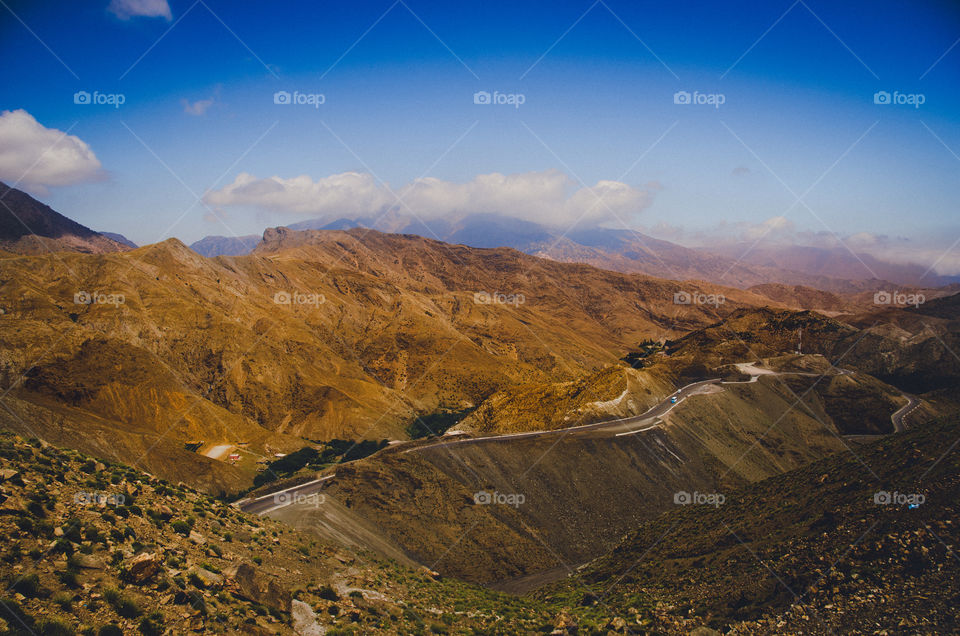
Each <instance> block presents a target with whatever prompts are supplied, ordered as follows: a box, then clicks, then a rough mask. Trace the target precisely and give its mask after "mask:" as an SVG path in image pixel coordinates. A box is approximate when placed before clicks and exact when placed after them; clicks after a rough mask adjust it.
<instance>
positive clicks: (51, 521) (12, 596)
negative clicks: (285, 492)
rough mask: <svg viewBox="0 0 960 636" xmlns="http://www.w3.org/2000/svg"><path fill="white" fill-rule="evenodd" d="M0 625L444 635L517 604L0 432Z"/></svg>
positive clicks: (59, 631)
mask: <svg viewBox="0 0 960 636" xmlns="http://www.w3.org/2000/svg"><path fill="white" fill-rule="evenodd" d="M0 535H2V536H3V537H4V544H3V546H2V548H0V581H2V585H3V587H4V590H5V591H4V593H3V594H2V595H0V634H4V635H10V636H14V635H16V636H20V635H24V636H25V635H28V634H29V635H31V636H35V635H37V634H51V635H70V634H84V635H86V634H90V635H101V636H112V635H115V634H117V635H119V634H143V635H145V636H152V635H160V634H185V633H211V634H258V635H265V634H300V635H301V636H303V635H307V634H323V633H330V634H334V633H342V634H349V633H374V632H376V633H386V634H411V633H427V632H430V633H435V634H444V633H450V632H452V631H454V630H456V631H458V632H467V631H472V630H480V631H485V630H489V629H491V628H492V627H494V626H495V625H502V624H503V623H504V622H506V624H509V625H512V626H513V628H514V629H519V630H523V631H527V630H536V629H538V628H540V627H543V626H545V625H550V624H551V620H552V615H551V613H550V612H549V610H548V609H547V608H546V607H544V606H543V605H542V604H540V603H537V602H535V601H531V602H528V601H522V602H521V600H520V599H516V598H510V597H507V596H505V595H501V594H497V593H495V592H490V591H487V590H484V589H482V588H477V587H474V586H470V585H467V584H464V583H461V582H458V581H453V580H438V579H439V577H438V576H437V575H436V574H435V573H431V572H429V571H424V570H414V569H410V568H407V567H405V566H402V565H399V564H396V563H391V562H386V561H382V560H379V559H377V558H375V557H372V556H371V555H364V554H356V553H351V552H348V551H344V550H342V549H339V548H335V547H333V546H331V545H329V544H324V543H321V542H318V541H317V540H316V537H315V536H311V535H309V534H305V533H301V532H298V531H295V530H292V529H291V528H289V527H287V526H284V525H283V524H280V523H277V522H274V521H272V520H270V519H268V518H260V517H255V516H247V515H245V514H243V513H241V512H239V511H237V510H236V509H234V508H232V507H230V506H228V505H226V504H224V503H222V502H219V501H216V500H213V499H210V498H209V497H207V496H206V495H202V494H200V493H197V492H195V491H193V490H191V489H189V488H186V487H184V486H183V485H182V484H172V483H169V482H166V481H163V480H159V479H157V478H155V477H151V476H149V475H147V474H144V473H140V472H138V471H135V470H133V469H130V468H128V467H125V466H122V465H118V464H109V463H101V462H98V461H96V460H94V459H91V458H89V457H84V456H82V455H80V454H78V453H75V452H72V451H61V450H57V449H55V448H53V447H51V446H47V445H43V444H41V443H39V442H37V441H36V440H33V441H29V442H28V441H24V440H23V439H21V438H16V437H13V436H11V435H9V434H3V435H0Z"/></svg>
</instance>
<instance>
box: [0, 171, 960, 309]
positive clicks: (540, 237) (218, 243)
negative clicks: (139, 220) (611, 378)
mask: <svg viewBox="0 0 960 636" xmlns="http://www.w3.org/2000/svg"><path fill="white" fill-rule="evenodd" d="M289 228H290V229H292V230H328V231H329V230H341V231H342V230H350V229H354V228H364V229H372V230H377V231H380V232H387V233H393V234H406V235H415V236H420V237H423V238H429V239H434V240H439V241H443V242H445V243H452V244H459V245H466V246H468V247H476V248H496V247H510V248H513V249H516V250H519V251H521V252H524V253H526V254H530V255H533V256H537V257H541V258H547V259H550V260H553V261H558V262H565V263H586V264H589V265H593V266H595V267H599V268H600V269H606V270H610V271H617V272H622V273H628V274H630V273H637V274H646V275H648V276H654V277H657V278H664V279H670V280H702V281H706V282H709V283H713V284H717V285H724V286H730V287H737V288H740V289H752V288H756V287H758V286H764V288H763V289H755V290H754V291H758V292H759V293H762V294H764V295H767V296H770V297H771V298H778V300H780V299H784V300H786V297H787V296H789V297H797V294H798V293H800V292H799V291H798V290H797V289H795V288H796V286H803V287H805V288H811V289H807V290H805V291H803V292H802V293H801V295H805V296H807V297H808V301H807V302H801V303H799V304H800V305H801V306H811V307H814V306H815V307H817V308H821V309H827V310H836V311H842V310H843V309H844V304H843V301H841V300H840V299H834V298H828V297H825V296H821V297H820V298H819V299H817V301H816V302H811V301H810V296H811V291H812V290H821V291H823V292H830V293H840V294H850V293H866V292H870V293H872V292H874V291H877V290H884V289H886V290H890V289H897V288H898V287H900V286H910V287H923V288H934V287H942V286H946V285H950V284H957V283H960V277H948V276H938V275H936V274H932V273H928V272H927V271H926V270H925V268H923V267H921V266H919V265H910V264H894V263H889V262H885V261H881V260H879V259H877V258H875V257H873V256H871V255H869V254H854V253H852V252H850V251H849V250H847V249H845V248H842V247H838V248H817V247H808V246H799V245H794V246H778V247H768V246H752V245H747V244H734V245H718V246H715V247H711V248H709V249H704V248H688V247H684V246H681V245H678V244H676V243H671V242H669V241H664V240H661V239H656V238H653V237H651V236H647V235H644V234H641V233H639V232H634V231H631V230H612V229H605V228H587V229H573V230H571V231H570V232H567V233H563V234H558V233H557V232H555V231H553V230H551V229H549V228H547V227H545V226H543V225H538V224H536V223H531V222H529V221H522V220H518V219H512V218H509V217H506V216H501V215H495V214H468V215H465V216H462V217H459V218H454V219H436V220H432V221H430V223H429V224H426V223H424V222H422V221H420V220H417V219H415V218H414V217H412V216H409V215H400V214H389V215H386V216H384V217H382V218H378V219H373V218H361V219H356V220H351V219H344V218H341V219H334V220H331V219H330V218H323V219H310V220H307V221H302V222H299V223H294V224H291V225H290V226H289ZM261 240H262V239H261V237H260V236H258V235H255V234H249V235H244V236H233V237H229V236H206V237H204V238H202V239H200V240H199V241H196V242H195V243H193V244H192V245H190V248H191V249H192V250H193V251H195V252H196V253H198V254H200V255H201V256H206V257H208V258H212V257H216V256H241V255H245V254H249V253H251V252H252V251H253V250H254V249H255V248H256V247H257V246H258V245H259V244H260V243H261ZM136 247H137V245H136V243H134V242H133V241H130V240H129V239H127V238H126V237H124V236H123V235H121V234H116V233H112V232H95V231H94V230H91V229H90V228H88V227H85V226H83V225H81V224H79V223H77V222H75V221H72V220H71V219H69V218H67V217H66V216H64V215H62V214H60V213H58V212H56V211H55V210H53V209H51V208H50V207H49V206H47V205H45V204H43V203H41V202H39V201H37V200H36V199H34V198H33V197H31V196H30V195H28V194H26V193H25V192H22V191H20V190H17V189H15V188H10V187H9V186H6V185H4V184H2V183H0V249H2V250H6V251H11V252H17V253H24V254H35V253H45V252H48V251H75V252H83V253H108V252H118V251H124V250H127V249H134V248H136ZM772 285H777V286H780V288H779V289H774V288H773V287H771V286H772ZM771 294H773V295H772V296H771ZM790 304H797V303H792V302H791V303H790Z"/></svg>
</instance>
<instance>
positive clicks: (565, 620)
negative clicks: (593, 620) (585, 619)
mask: <svg viewBox="0 0 960 636" xmlns="http://www.w3.org/2000/svg"><path fill="white" fill-rule="evenodd" d="M576 633H577V621H575V620H573V617H572V616H570V614H568V613H567V612H566V611H562V612H560V613H559V614H557V617H556V619H554V621H553V631H552V632H550V634H551V635H552V636H562V635H563V634H576Z"/></svg>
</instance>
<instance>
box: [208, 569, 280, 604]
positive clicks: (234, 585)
mask: <svg viewBox="0 0 960 636" xmlns="http://www.w3.org/2000/svg"><path fill="white" fill-rule="evenodd" d="M223 575H224V577H226V579H227V581H228V583H229V586H230V589H231V591H232V592H233V593H234V594H235V595H237V596H240V597H241V598H245V599H247V600H248V601H254V602H256V603H260V604H261V605H266V606H267V607H272V608H273V609H275V610H277V611H280V612H286V611H288V610H289V609H290V600H291V598H290V591H289V590H285V589H284V588H283V587H282V586H281V585H280V584H279V583H278V582H277V581H276V579H274V578H273V577H271V576H269V575H266V574H263V573H262V572H260V571H259V570H258V569H257V568H256V566H253V565H251V564H249V563H241V564H239V565H235V566H232V567H230V568H228V569H226V570H224V572H223Z"/></svg>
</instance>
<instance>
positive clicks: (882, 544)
mask: <svg viewBox="0 0 960 636" xmlns="http://www.w3.org/2000/svg"><path fill="white" fill-rule="evenodd" d="M958 436H960V421H958V420H957V418H956V417H953V418H952V419H950V420H944V421H941V422H938V423H936V424H931V425H929V426H925V427H918V428H916V429H914V430H912V431H910V432H909V433H906V434H903V435H894V436H890V437H887V438H886V439H884V440H883V441H882V442H880V443H878V444H876V445H873V446H869V447H865V448H862V449H860V450H859V451H858V452H857V453H856V455H854V454H852V453H841V454H838V455H836V456H833V457H830V458H827V459H824V460H822V461H819V462H816V463H813V464H810V465H809V466H806V467H804V468H801V469H799V470H796V471H793V472H791V473H787V474H785V475H781V476H777V477H773V478H771V479H768V480H765V481H762V482H760V483H758V484H754V485H752V486H749V487H746V488H743V489H740V490H736V491H733V492H727V493H726V495H725V500H724V501H723V503H722V504H720V505H715V506H714V505H687V506H682V507H677V509H676V510H674V511H671V512H669V513H667V514H664V515H662V516H661V517H659V518H657V519H656V520H654V521H651V522H648V523H644V524H641V525H640V527H639V528H638V529H636V530H635V531H634V532H631V533H630V534H629V535H628V536H627V537H626V538H624V540H623V541H622V542H621V543H620V545H618V546H617V547H616V548H615V549H614V550H612V551H611V552H610V554H608V555H607V556H604V557H603V558H601V559H598V560H596V561H594V562H592V563H590V564H589V565H588V566H586V567H584V568H581V569H579V570H578V571H577V572H576V573H575V574H574V575H573V576H571V577H570V578H569V579H568V580H567V581H564V582H563V583H560V584H556V585H555V586H554V587H552V588H550V589H546V590H543V591H541V592H539V593H538V594H537V597H538V598H540V599H541V600H544V601H547V602H550V603H561V604H565V605H568V606H574V607H579V608H586V609H582V610H581V611H582V612H583V614H584V615H585V616H584V619H585V622H586V621H589V622H591V623H593V624H596V623H597V622H603V621H605V620H606V619H607V617H609V616H611V615H619V616H622V617H623V618H624V619H625V620H626V621H627V624H628V625H630V626H631V628H632V629H635V630H637V631H665V632H668V633H688V632H690V630H693V629H696V628H699V627H702V626H705V625H706V626H709V627H711V628H713V629H717V630H720V631H721V632H726V633H734V634H761V633H781V634H782V633H804V634H835V633H854V632H856V633H922V634H933V633H953V632H956V631H957V629H958V628H960V623H958V620H957V613H956V607H955V604H956V601H957V599H958V598H960V577H958V575H960V561H958V559H957V554H956V552H955V550H956V548H955V546H956V545H957V542H958V541H960V534H958V533H960V527H958V524H957V518H958V514H960V508H958V500H957V492H958V489H960V454H958V453H957V452H955V449H945V448H944V446H945V442H947V441H950V440H956V439H957V437H958ZM951 451H953V452H951ZM584 619H581V620H584ZM727 630H731V631H730V632H727Z"/></svg>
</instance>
